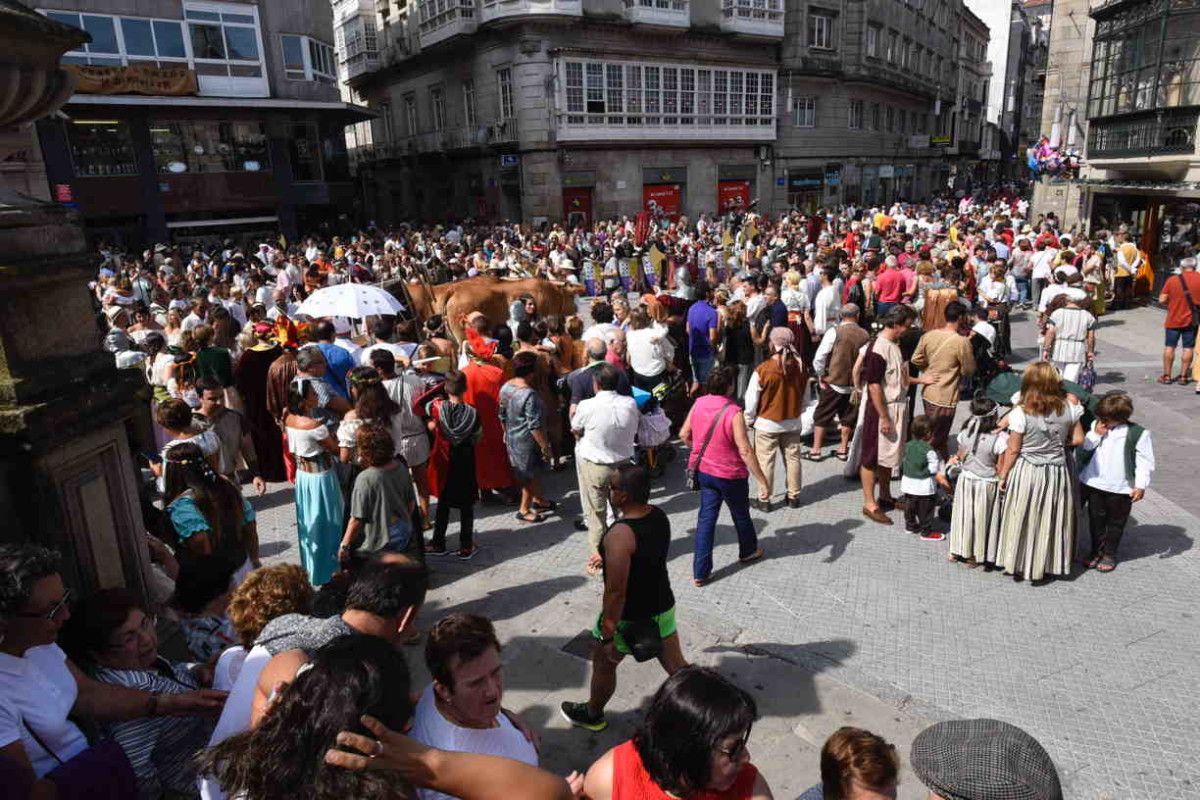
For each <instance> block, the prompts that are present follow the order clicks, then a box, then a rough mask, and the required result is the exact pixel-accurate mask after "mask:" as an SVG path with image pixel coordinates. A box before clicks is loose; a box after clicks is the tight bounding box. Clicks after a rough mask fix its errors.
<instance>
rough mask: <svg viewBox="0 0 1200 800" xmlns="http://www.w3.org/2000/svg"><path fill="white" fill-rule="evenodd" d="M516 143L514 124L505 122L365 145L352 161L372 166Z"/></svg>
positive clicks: (357, 149) (430, 132)
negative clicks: (382, 162)
mask: <svg viewBox="0 0 1200 800" xmlns="http://www.w3.org/2000/svg"><path fill="white" fill-rule="evenodd" d="M516 141H517V121H516V120H515V119H508V120H504V121H503V122H493V123H491V124H488V125H476V126H474V127H472V128H468V127H466V126H459V127H455V128H447V129H446V130H442V131H426V132H425V133H418V134H416V135H415V136H408V137H405V138H403V139H401V140H399V141H397V142H390V143H383V144H372V145H365V146H363V147H359V148H356V149H355V159H356V161H357V162H358V163H373V162H378V161H387V160H390V159H394V158H403V157H405V156H419V155H425V154H429V153H450V152H455V151H463V150H475V149H485V148H489V147H494V148H497V149H500V150H505V149H510V148H507V147H505V146H506V145H512V144H515V143H516Z"/></svg>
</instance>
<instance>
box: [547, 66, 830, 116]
mask: <svg viewBox="0 0 1200 800" xmlns="http://www.w3.org/2000/svg"><path fill="white" fill-rule="evenodd" d="M560 75H561V79H562V84H561V85H562V89H561V91H562V94H561V97H560V103H561V107H560V110H561V111H562V112H564V114H565V118H564V123H565V125H566V126H567V127H570V126H586V125H603V126H624V127H662V128H681V129H688V128H695V127H696V126H704V127H708V126H768V127H773V126H774V124H775V74H774V73H773V72H760V71H756V70H737V69H708V68H697V67H696V66H695V65H693V64H661V63H660V64H638V63H628V62H615V61H614V62H598V61H564V62H562V64H561V72H560ZM793 111H794V113H795V114H796V124H797V125H801V126H803V127H812V126H813V125H815V124H816V119H815V117H816V99H815V98H811V97H808V98H800V100H799V101H796V102H794V103H793ZM804 120H807V121H804Z"/></svg>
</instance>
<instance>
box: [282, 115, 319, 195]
mask: <svg viewBox="0 0 1200 800" xmlns="http://www.w3.org/2000/svg"><path fill="white" fill-rule="evenodd" d="M288 146H289V149H290V153H291V157H292V179H293V180H295V181H297V182H301V181H319V180H321V179H322V177H323V173H322V171H321V139H320V137H318V136H317V126H316V125H315V124H314V123H311V122H297V123H294V124H293V125H292V126H291V136H290V141H289V142H288Z"/></svg>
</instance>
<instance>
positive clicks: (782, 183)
mask: <svg viewBox="0 0 1200 800" xmlns="http://www.w3.org/2000/svg"><path fill="white" fill-rule="evenodd" d="M775 185H776V186H787V178H785V177H783V176H782V175H780V176H779V177H778V178H776V179H775Z"/></svg>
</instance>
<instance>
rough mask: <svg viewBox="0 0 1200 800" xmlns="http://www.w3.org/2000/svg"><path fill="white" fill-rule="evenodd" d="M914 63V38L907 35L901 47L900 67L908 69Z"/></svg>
mask: <svg viewBox="0 0 1200 800" xmlns="http://www.w3.org/2000/svg"><path fill="white" fill-rule="evenodd" d="M912 63H913V59H912V39H909V38H908V37H907V36H905V37H904V44H903V45H902V46H901V48H900V68H901V69H908V68H909V67H910V66H912Z"/></svg>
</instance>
